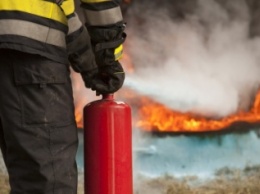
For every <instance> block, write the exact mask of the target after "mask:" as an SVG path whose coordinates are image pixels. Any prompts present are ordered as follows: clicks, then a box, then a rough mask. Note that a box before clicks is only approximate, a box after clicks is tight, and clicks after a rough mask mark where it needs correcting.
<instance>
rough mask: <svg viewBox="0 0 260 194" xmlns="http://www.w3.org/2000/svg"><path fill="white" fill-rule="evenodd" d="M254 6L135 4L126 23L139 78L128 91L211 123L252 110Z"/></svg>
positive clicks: (236, 0)
mask: <svg viewBox="0 0 260 194" xmlns="http://www.w3.org/2000/svg"><path fill="white" fill-rule="evenodd" d="M251 2H252V1H249V0H248V1H246V0H229V1H224V0H178V1H177V0H175V1H174V0H163V1H158V2H157V1H150V0H149V1H148V0H138V1H135V2H134V3H133V4H132V6H131V7H129V8H128V10H127V12H126V17H125V18H126V22H127V34H128V39H127V41H126V48H127V51H128V54H129V55H130V56H131V59H132V61H133V65H134V68H135V72H134V73H133V74H129V75H127V79H126V82H125V87H129V88H132V89H134V90H135V91H137V92H138V93H140V94H142V95H147V96H149V97H151V98H153V99H154V100H155V101H157V102H159V103H162V104H165V105H167V106H168V107H170V108H172V109H174V110H178V111H182V112H193V113H196V114H199V115H203V116H206V117H213V118H220V117H225V116H227V115H230V114H232V113H235V112H237V111H240V110H244V111H246V110H248V109H249V108H250V107H251V105H252V102H253V100H254V97H255V94H256V92H257V90H258V88H259V83H260V76H259V75H260V60H259V57H260V39H259V37H258V36H257V34H254V35H252V32H253V31H256V30H255V29H256V28H257V26H255V23H254V22H252V21H253V20H254V15H253V13H252V10H251V8H250V6H251V5H252V3H251ZM250 3H251V4H250ZM259 19H260V18H259ZM254 21H255V20H254ZM259 21H260V20H259ZM252 24H254V25H252Z"/></svg>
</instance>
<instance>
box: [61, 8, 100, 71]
mask: <svg viewBox="0 0 260 194" xmlns="http://www.w3.org/2000/svg"><path fill="white" fill-rule="evenodd" d="M68 27H69V31H68V34H67V37H66V42H67V52H68V55H69V62H70V64H71V67H72V68H73V70H74V71H76V72H79V73H81V72H84V71H88V70H91V69H94V68H96V62H95V56H94V54H93V52H92V46H91V43H90V36H89V34H88V31H87V29H86V27H85V25H83V24H82V22H81V21H80V19H79V17H78V15H77V14H76V13H73V14H71V15H70V17H69V18H68Z"/></svg>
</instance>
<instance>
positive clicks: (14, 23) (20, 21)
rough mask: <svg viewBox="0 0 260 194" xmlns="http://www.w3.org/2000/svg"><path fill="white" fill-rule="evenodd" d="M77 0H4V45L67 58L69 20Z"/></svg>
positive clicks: (0, 19) (0, 30)
mask: <svg viewBox="0 0 260 194" xmlns="http://www.w3.org/2000/svg"><path fill="white" fill-rule="evenodd" d="M74 9H75V8H74V1H73V0H63V1H62V0H1V1H0V48H10V49H16V50H21V51H25V52H30V53H36V54H41V55H44V56H46V57H49V58H51V59H53V60H56V61H60V62H65V60H66V56H67V55H66V34H67V32H68V25H67V20H68V17H70V15H71V14H73V13H74Z"/></svg>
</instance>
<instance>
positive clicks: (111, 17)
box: [84, 7, 123, 26]
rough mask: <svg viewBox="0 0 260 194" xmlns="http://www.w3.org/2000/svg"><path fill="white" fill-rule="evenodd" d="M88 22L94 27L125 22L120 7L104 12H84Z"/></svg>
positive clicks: (86, 10)
mask: <svg viewBox="0 0 260 194" xmlns="http://www.w3.org/2000/svg"><path fill="white" fill-rule="evenodd" d="M84 13H85V16H86V22H87V24H89V25H92V26H105V25H110V24H115V23H118V22H121V21H122V20H123V16H122V12H121V8H120V7H114V8H111V9H106V10H102V11H93V10H88V9H85V10H84Z"/></svg>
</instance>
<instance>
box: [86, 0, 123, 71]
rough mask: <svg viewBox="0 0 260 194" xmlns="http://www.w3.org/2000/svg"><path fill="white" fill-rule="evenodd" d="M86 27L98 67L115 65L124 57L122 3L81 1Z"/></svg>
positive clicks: (112, 0)
mask: <svg viewBox="0 0 260 194" xmlns="http://www.w3.org/2000/svg"><path fill="white" fill-rule="evenodd" d="M81 7H82V8H83V13H84V15H85V20H86V23H85V26H86V27H87V30H88V32H89V35H90V38H91V44H92V48H93V52H94V53H95V57H96V63H97V65H98V66H103V65H108V64H113V61H118V60H119V59H120V58H121V57H122V55H123V46H122V44H123V42H124V41H125V38H126V34H125V32H124V30H125V23H124V21H123V16H122V12H121V7H120V2H119V1H116V0H81Z"/></svg>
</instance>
